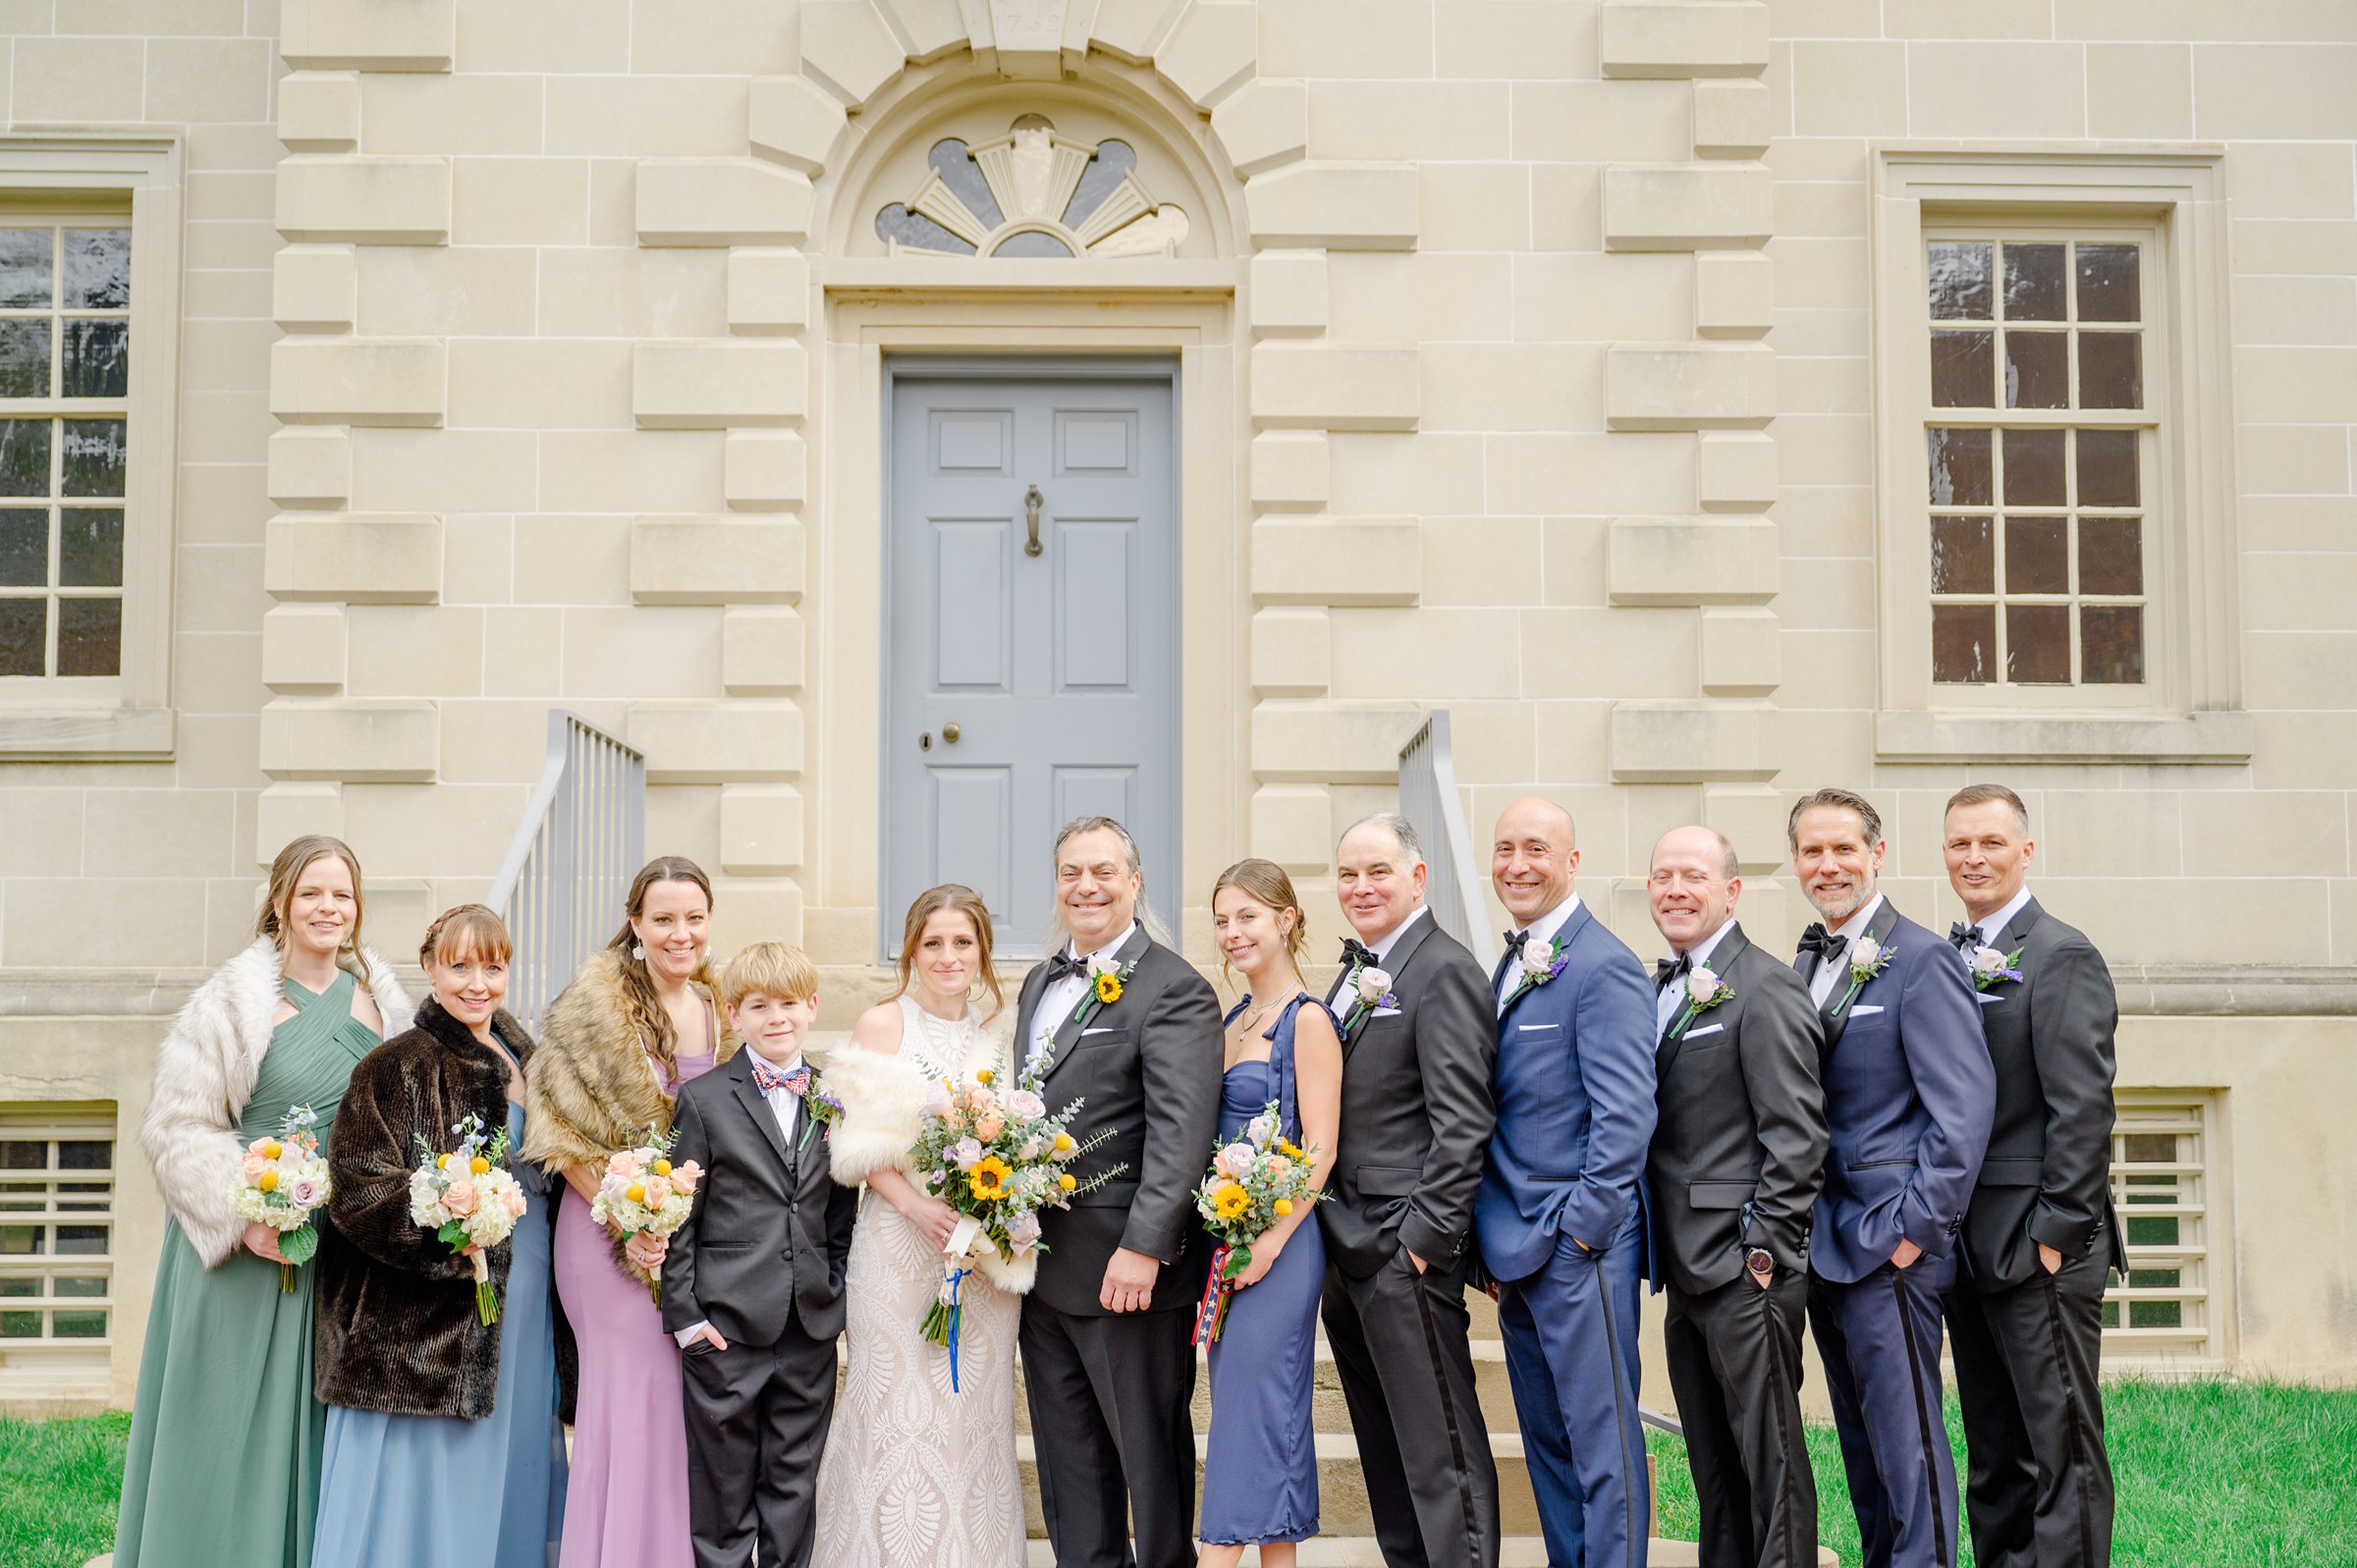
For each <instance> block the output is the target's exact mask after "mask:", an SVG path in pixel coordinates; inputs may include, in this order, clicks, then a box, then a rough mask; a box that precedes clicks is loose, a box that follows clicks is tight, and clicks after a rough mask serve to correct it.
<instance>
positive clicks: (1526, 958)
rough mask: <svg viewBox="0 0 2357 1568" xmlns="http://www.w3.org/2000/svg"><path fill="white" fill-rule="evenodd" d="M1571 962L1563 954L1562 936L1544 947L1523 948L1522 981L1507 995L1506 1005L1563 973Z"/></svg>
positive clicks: (1502, 1009)
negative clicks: (1564, 968) (1565, 966)
mask: <svg viewBox="0 0 2357 1568" xmlns="http://www.w3.org/2000/svg"><path fill="white" fill-rule="evenodd" d="M1569 962H1570V960H1569V959H1567V958H1565V957H1564V956H1563V939H1562V937H1560V936H1559V937H1556V938H1555V939H1554V940H1552V941H1550V942H1549V943H1548V944H1547V946H1544V947H1535V946H1534V947H1524V948H1523V949H1522V972H1521V977H1520V982H1521V983H1520V984H1518V985H1516V986H1515V987H1514V989H1513V991H1512V992H1511V993H1510V994H1509V995H1508V996H1507V999H1506V1006H1507V1007H1510V1006H1512V1005H1513V1004H1514V1003H1515V1002H1516V1001H1519V1000H1521V998H1522V994H1523V993H1524V992H1526V991H1530V990H1532V989H1534V988H1536V987H1539V986H1543V985H1545V984H1547V982H1548V981H1550V980H1553V979H1554V978H1555V977H1556V976H1557V975H1560V974H1562V972H1563V966H1564V965H1565V964H1567V963H1569ZM1499 1010H1500V1011H1501V1012H1503V1011H1505V1010H1506V1009H1505V1008H1504V1007H1501V1008H1500V1009H1499Z"/></svg>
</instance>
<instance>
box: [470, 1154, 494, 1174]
mask: <svg viewBox="0 0 2357 1568" xmlns="http://www.w3.org/2000/svg"><path fill="white" fill-rule="evenodd" d="M466 1168H467V1169H468V1170H471V1171H473V1172H474V1173H475V1174H476V1175H478V1176H479V1175H481V1174H482V1173H483V1172H484V1171H486V1170H489V1169H490V1168H491V1162H490V1161H488V1160H485V1159H484V1158H483V1157H482V1156H481V1155H476V1156H475V1157H474V1158H473V1159H472V1160H469V1161H467V1162H466Z"/></svg>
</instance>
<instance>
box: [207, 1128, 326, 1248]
mask: <svg viewBox="0 0 2357 1568" xmlns="http://www.w3.org/2000/svg"><path fill="white" fill-rule="evenodd" d="M318 1124H319V1117H318V1115H317V1114H316V1113H315V1112H313V1111H312V1109H311V1108H310V1107H308V1106H289V1107H288V1108H287V1114H286V1116H285V1118H284V1119H283V1120H281V1121H280V1122H279V1124H278V1136H277V1137H275V1138H256V1139H254V1140H253V1142H251V1143H249V1144H247V1146H246V1158H245V1162H244V1163H243V1164H242V1165H241V1166H240V1167H239V1170H238V1175H237V1179H236V1180H235V1181H234V1182H233V1183H232V1184H231V1186H230V1194H229V1200H230V1207H232V1208H233V1209H235V1210H236V1211H237V1215H238V1217H239V1218H240V1219H244V1220H246V1221H247V1222H248V1223H252V1224H263V1225H268V1226H269V1227H270V1228H271V1229H272V1230H275V1231H277V1232H278V1250H279V1253H280V1255H281V1256H283V1257H284V1258H285V1259H286V1260H287V1261H286V1262H285V1263H282V1264H280V1265H279V1266H278V1288H279V1289H281V1290H283V1291H286V1292H288V1293H290V1294H292V1293H293V1292H294V1289H295V1271H296V1270H297V1269H300V1268H301V1267H302V1266H303V1265H304V1264H306V1263H309V1262H310V1261H311V1259H312V1257H313V1256H314V1255H315V1254H317V1252H318V1251H319V1232H318V1231H316V1230H313V1229H312V1228H311V1215H312V1212H313V1211H315V1210H317V1209H318V1208H319V1207H320V1206H321V1205H323V1204H325V1203H326V1202H327V1191H328V1181H327V1160H326V1157H324V1156H323V1155H321V1154H320V1153H319V1135H318V1134H317V1133H315V1132H313V1131H311V1129H312V1128H313V1127H315V1126H317V1125H318Z"/></svg>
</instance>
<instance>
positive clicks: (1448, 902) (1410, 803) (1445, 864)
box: [1399, 708, 1498, 966]
mask: <svg viewBox="0 0 2357 1568" xmlns="http://www.w3.org/2000/svg"><path fill="white" fill-rule="evenodd" d="M1399 813H1400V815H1401V816H1404V817H1405V818H1407V820H1408V821H1410V822H1412V823H1414V824H1415V825H1416V837H1418V838H1422V839H1423V840H1424V864H1425V877H1424V890H1425V891H1424V901H1425V902H1426V903H1427V904H1429V905H1431V907H1432V917H1433V919H1435V920H1437V921H1439V922H1440V926H1441V929H1442V930H1443V931H1446V932H1447V933H1449V935H1451V936H1452V937H1454V938H1455V939H1456V940H1457V941H1459V942H1461V943H1463V944H1464V945H1465V946H1466V947H1467V948H1468V949H1470V950H1471V952H1472V954H1473V956H1474V957H1476V958H1479V959H1480V960H1481V961H1482V963H1483V964H1484V965H1485V966H1486V965H1488V964H1491V963H1494V962H1495V961H1496V960H1497V957H1498V945H1497V944H1496V942H1494V941H1493V940H1492V939H1491V936H1490V923H1489V922H1488V921H1487V920H1485V919H1484V918H1482V902H1481V883H1480V881H1479V879H1478V877H1477V876H1476V874H1475V871H1474V860H1473V839H1472V837H1471V835H1470V834H1468V833H1467V832H1466V830H1465V818H1464V811H1463V809H1462V807H1461V805H1460V804H1459V802H1458V800H1457V795H1456V764H1455V762H1454V760H1453V758H1452V756H1451V754H1450V748H1449V710H1448V709H1446V708H1435V709H1433V710H1432V712H1431V713H1430V714H1428V715H1427V716H1426V717H1425V720H1424V724H1423V727H1422V728H1421V729H1419V730H1417V731H1416V732H1415V734H1414V735H1413V736H1411V737H1410V738H1409V740H1408V742H1407V744H1406V745H1404V746H1401V747H1400V748H1399Z"/></svg>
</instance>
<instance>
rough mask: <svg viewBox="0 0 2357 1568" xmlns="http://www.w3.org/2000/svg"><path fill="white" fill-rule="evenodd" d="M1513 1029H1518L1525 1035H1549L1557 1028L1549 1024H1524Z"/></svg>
mask: <svg viewBox="0 0 2357 1568" xmlns="http://www.w3.org/2000/svg"><path fill="white" fill-rule="evenodd" d="M1515 1027H1516V1028H1518V1029H1520V1030H1521V1031H1522V1033H1524V1034H1526V1035H1541V1034H1545V1035H1551V1034H1553V1033H1555V1031H1556V1028H1557V1026H1556V1025H1554V1024H1551V1023H1526V1024H1517V1025H1515Z"/></svg>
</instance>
